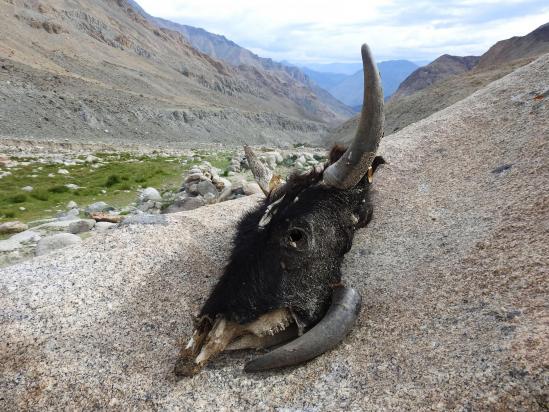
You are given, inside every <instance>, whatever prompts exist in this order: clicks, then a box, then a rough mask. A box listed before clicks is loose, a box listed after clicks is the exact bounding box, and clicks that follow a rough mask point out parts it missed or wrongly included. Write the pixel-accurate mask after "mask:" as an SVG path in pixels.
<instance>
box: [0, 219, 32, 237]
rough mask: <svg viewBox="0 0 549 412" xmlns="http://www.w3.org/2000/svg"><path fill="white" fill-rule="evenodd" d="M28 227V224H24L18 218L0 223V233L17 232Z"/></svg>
mask: <svg viewBox="0 0 549 412" xmlns="http://www.w3.org/2000/svg"><path fill="white" fill-rule="evenodd" d="M28 228H29V226H28V225H26V224H24V223H23V222H19V221H18V220H16V221H13V222H5V223H1V224H0V234H1V235H4V234H10V233H19V232H23V231H25V230H27V229H28Z"/></svg>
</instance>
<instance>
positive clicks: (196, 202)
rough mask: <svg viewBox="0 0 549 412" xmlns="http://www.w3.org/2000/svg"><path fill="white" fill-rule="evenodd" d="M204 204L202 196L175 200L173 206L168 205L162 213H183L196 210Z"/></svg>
mask: <svg viewBox="0 0 549 412" xmlns="http://www.w3.org/2000/svg"><path fill="white" fill-rule="evenodd" d="M205 204H206V202H205V201H204V199H203V198H202V196H196V197H187V198H184V199H180V200H176V201H175V202H174V204H173V205H170V206H169V207H168V208H166V210H165V211H164V213H176V212H185V211H187V210H193V209H198V208H199V207H202V206H204V205H205Z"/></svg>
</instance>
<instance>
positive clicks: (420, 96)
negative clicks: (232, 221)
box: [325, 25, 549, 145]
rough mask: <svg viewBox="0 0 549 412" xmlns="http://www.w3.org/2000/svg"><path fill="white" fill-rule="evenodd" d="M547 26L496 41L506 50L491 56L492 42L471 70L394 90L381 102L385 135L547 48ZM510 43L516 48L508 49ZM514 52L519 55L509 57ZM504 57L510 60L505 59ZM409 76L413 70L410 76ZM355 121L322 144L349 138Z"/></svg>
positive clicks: (344, 125)
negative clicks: (416, 87) (402, 91)
mask: <svg viewBox="0 0 549 412" xmlns="http://www.w3.org/2000/svg"><path fill="white" fill-rule="evenodd" d="M547 26H548V25H544V26H541V27H540V28H538V29H536V30H534V31H533V32H532V33H530V34H528V35H526V36H524V37H513V38H512V39H510V40H505V41H503V42H498V43H497V44H496V45H501V44H503V45H506V48H505V49H506V50H507V51H505V52H504V48H501V50H502V51H501V54H499V56H500V58H497V59H496V57H494V56H495V52H494V48H495V47H496V46H493V47H492V48H490V49H489V50H488V51H487V52H486V53H484V54H483V55H482V56H481V57H480V59H478V61H479V63H477V65H476V66H474V68H473V69H471V70H465V68H466V66H463V65H462V66H461V67H462V69H463V70H464V71H463V73H461V74H457V75H454V76H449V77H446V78H445V79H443V80H439V81H438V82H436V83H434V84H432V85H431V86H428V87H425V88H422V89H420V90H418V91H416V92H414V93H411V94H409V95H406V94H398V92H397V93H396V94H395V95H394V96H393V97H392V98H391V99H390V100H389V101H388V102H387V103H386V105H385V135H386V136H387V135H390V134H391V133H394V132H396V131H398V130H400V129H403V128H404V127H406V126H407V125H409V124H412V123H414V122H417V121H418V120H421V119H424V118H426V117H428V116H430V115H431V114H433V113H435V112H437V111H439V110H442V109H444V108H445V107H448V106H450V105H452V104H454V103H456V102H458V101H460V100H462V99H464V98H466V97H467V96H470V95H471V94H472V93H474V92H475V91H477V90H479V89H481V88H482V87H484V86H486V85H488V84H489V83H491V82H493V81H495V80H497V79H500V78H502V77H503V76H506V75H507V74H509V73H511V72H512V71H514V70H516V69H517V68H519V67H521V66H524V65H526V64H528V63H530V62H532V60H534V59H535V58H536V56H539V54H543V53H547V52H549V38H548V37H547ZM512 45H515V46H516V47H519V48H518V49H517V50H515V51H511V49H512V47H513V46H512ZM517 45H518V46H517ZM500 47H502V46H499V47H498V50H499V49H500ZM505 56H507V57H505ZM515 56H519V58H517V59H514V60H513V58H514V57H515ZM442 57H444V56H442ZM506 58H509V59H512V60H506ZM439 59H440V58H439ZM437 60H438V59H437ZM489 61H493V62H494V64H491V65H488V62H489ZM481 63H482V64H481ZM419 70H421V69H419ZM412 76H414V74H412V75H411V76H410V77H412ZM407 81H408V80H406V82H407ZM403 88H404V87H403ZM357 125H358V117H357V116H355V117H353V118H352V119H349V120H348V121H346V122H344V123H343V124H341V125H339V126H338V127H336V128H335V129H333V130H332V131H331V133H330V134H329V135H327V137H326V139H325V144H326V145H330V144H332V143H333V142H343V143H344V142H349V141H350V140H351V139H352V137H353V136H354V131H355V130H356V127H357Z"/></svg>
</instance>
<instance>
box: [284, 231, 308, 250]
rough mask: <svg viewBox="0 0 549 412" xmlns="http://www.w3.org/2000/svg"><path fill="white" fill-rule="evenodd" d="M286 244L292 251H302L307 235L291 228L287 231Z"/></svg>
mask: <svg viewBox="0 0 549 412" xmlns="http://www.w3.org/2000/svg"><path fill="white" fill-rule="evenodd" d="M287 244H288V246H290V247H291V248H294V249H298V250H299V249H303V248H304V247H305V246H306V245H307V235H306V234H305V232H304V231H303V230H302V229H299V228H292V229H290V230H289V231H288V237H287Z"/></svg>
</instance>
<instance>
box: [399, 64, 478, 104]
mask: <svg viewBox="0 0 549 412" xmlns="http://www.w3.org/2000/svg"><path fill="white" fill-rule="evenodd" d="M478 61H479V57H478V56H465V57H460V56H450V55H449V54H444V55H442V56H440V57H439V58H437V59H435V60H433V61H432V62H431V63H429V64H428V65H426V66H423V67H420V68H419V69H417V70H415V71H414V72H412V74H410V75H409V76H408V77H407V78H406V79H405V80H404V81H403V82H402V83H401V84H400V85H399V87H398V89H397V90H396V92H395V93H394V95H393V98H395V99H398V98H399V97H402V96H409V95H411V94H413V93H415V92H417V91H419V90H422V89H425V88H426V87H429V86H430V85H432V84H435V83H437V82H439V81H441V80H444V79H446V78H448V77H451V76H455V75H457V74H461V73H464V72H467V71H469V70H471V69H472V68H473V67H475V65H476V64H477V63H478Z"/></svg>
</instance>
